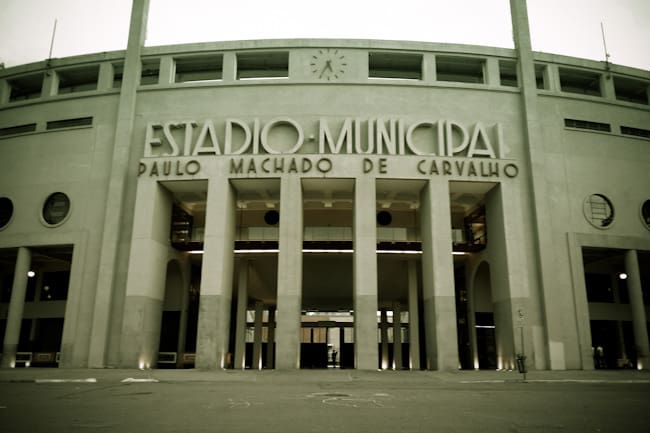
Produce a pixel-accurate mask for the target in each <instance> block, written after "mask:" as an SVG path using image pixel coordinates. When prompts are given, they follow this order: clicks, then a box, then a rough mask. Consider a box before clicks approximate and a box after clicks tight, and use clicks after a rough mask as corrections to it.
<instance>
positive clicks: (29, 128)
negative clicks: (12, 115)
mask: <svg viewBox="0 0 650 433" xmlns="http://www.w3.org/2000/svg"><path fill="white" fill-rule="evenodd" d="M34 131H36V124H35V123H28V124H26V125H18V126H10V127H8V128H0V137H6V136H7V135H16V134H25V133H28V132H34Z"/></svg>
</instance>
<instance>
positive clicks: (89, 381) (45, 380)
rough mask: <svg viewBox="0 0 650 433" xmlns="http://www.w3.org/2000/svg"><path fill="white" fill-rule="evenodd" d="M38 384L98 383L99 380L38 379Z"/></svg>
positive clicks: (92, 378) (91, 378)
mask: <svg viewBox="0 0 650 433" xmlns="http://www.w3.org/2000/svg"><path fill="white" fill-rule="evenodd" d="M34 382H36V383H97V379H95V378H94V377H90V378H88V379H36V380H35V381H34Z"/></svg>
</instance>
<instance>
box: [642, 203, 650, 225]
mask: <svg viewBox="0 0 650 433" xmlns="http://www.w3.org/2000/svg"><path fill="white" fill-rule="evenodd" d="M641 219H642V220H643V222H644V223H645V226H646V227H647V228H648V229H650V200H646V201H644V202H643V204H642V205H641Z"/></svg>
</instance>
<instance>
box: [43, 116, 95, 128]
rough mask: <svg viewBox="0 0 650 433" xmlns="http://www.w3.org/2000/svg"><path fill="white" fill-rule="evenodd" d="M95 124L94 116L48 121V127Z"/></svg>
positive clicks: (72, 126)
mask: <svg viewBox="0 0 650 433" xmlns="http://www.w3.org/2000/svg"><path fill="white" fill-rule="evenodd" d="M92 124H93V118H92V117H79V118H77V119H64V120H52V121H50V122H47V126H46V129H47V130H48V131H49V130H52V129H62V128H74V127H77V126H90V125H92Z"/></svg>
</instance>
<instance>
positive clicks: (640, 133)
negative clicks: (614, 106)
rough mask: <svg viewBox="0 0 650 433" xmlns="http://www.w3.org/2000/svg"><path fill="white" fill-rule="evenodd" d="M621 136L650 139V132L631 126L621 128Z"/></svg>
mask: <svg viewBox="0 0 650 433" xmlns="http://www.w3.org/2000/svg"><path fill="white" fill-rule="evenodd" d="M621 134H623V135H632V136H634V137H643V138H650V130H647V129H641V128H632V127H631V126H621Z"/></svg>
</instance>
